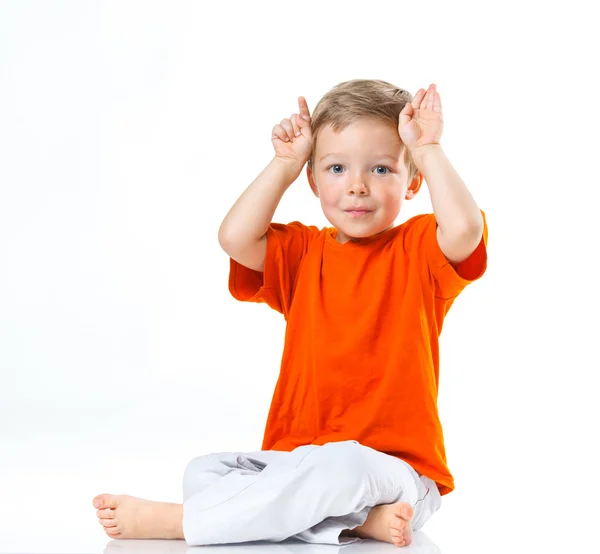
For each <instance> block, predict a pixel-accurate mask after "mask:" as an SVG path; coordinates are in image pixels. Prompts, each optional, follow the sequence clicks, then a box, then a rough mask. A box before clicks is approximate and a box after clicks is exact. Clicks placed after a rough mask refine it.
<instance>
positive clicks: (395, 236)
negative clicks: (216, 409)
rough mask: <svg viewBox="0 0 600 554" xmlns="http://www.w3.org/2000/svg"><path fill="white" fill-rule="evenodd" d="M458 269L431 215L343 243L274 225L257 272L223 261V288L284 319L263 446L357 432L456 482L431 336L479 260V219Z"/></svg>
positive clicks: (478, 272) (483, 255) (446, 482)
mask: <svg viewBox="0 0 600 554" xmlns="http://www.w3.org/2000/svg"><path fill="white" fill-rule="evenodd" d="M481 214H482V216H483V222H484V231H483V237H482V240H481V242H480V243H479V246H478V247H477V249H476V250H475V251H474V252H473V253H472V254H471V256H469V258H468V259H466V260H464V261H463V262H461V263H460V264H458V265H457V266H456V268H455V267H453V266H452V264H451V263H450V262H449V261H448V260H447V259H446V257H445V256H444V254H443V252H442V251H441V250H440V248H439V245H438V243H437V238H436V227H437V223H436V220H435V216H434V214H433V213H430V214H420V215H417V216H414V217H412V218H411V219H409V220H407V221H406V222H404V223H402V224H401V225H398V226H396V227H393V228H392V229H388V230H387V231H385V232H383V233H380V234H379V235H375V236H372V237H368V238H366V239H363V242H362V243H361V244H358V243H353V242H352V241H349V242H346V243H344V244H341V243H339V242H337V241H336V240H335V237H336V234H337V229H335V227H325V228H323V229H321V230H319V229H318V228H317V227H315V226H312V225H311V226H306V225H303V224H302V223H300V222H298V221H293V222H291V223H289V224H287V225H284V224H280V223H271V225H270V226H269V229H268V231H267V253H266V258H265V266H264V273H263V272H259V271H254V270H252V269H249V268H247V267H245V266H243V265H241V264H239V263H238V262H236V261H235V260H234V259H232V258H230V274H229V290H230V292H231V294H232V296H233V297H234V298H236V299H237V300H241V301H249V302H264V303H266V304H268V305H269V306H270V307H271V308H273V309H275V310H277V311H278V312H281V313H282V314H283V315H284V317H285V319H286V321H287V326H286V332H285V342H284V349H283V357H282V360H281V368H280V372H279V378H278V380H277V384H276V386H275V391H274V394H273V399H272V402H271V407H270V410H269V415H268V418H267V423H266V428H265V433H264V439H263V444H262V448H261V449H262V450H280V451H292V450H294V449H295V448H296V447H298V446H301V445H307V444H316V445H323V444H325V443H328V442H338V441H344V440H357V441H358V442H360V443H361V444H363V445H366V446H370V447H371V448H374V449H375V450H378V451H380V452H384V453H386V454H389V455H392V456H396V457H398V458H401V459H402V460H404V461H406V462H408V463H409V464H410V465H411V466H412V467H413V468H414V469H415V470H416V471H417V472H419V473H420V474H423V475H426V476H427V477H429V478H430V479H432V480H434V481H435V482H436V483H437V485H438V489H439V490H440V494H441V495H444V494H447V493H449V492H450V491H452V490H453V489H454V479H453V477H452V475H451V474H450V471H449V470H448V467H447V464H446V452H445V447H444V437H443V431H442V426H441V423H440V420H439V417H438V410H437V394H438V376H439V373H438V370H439V352H438V337H439V335H440V332H441V330H442V323H443V320H444V317H445V315H446V313H447V312H448V310H449V308H450V307H451V306H452V303H453V302H454V300H455V298H456V297H457V296H458V294H459V293H460V292H461V291H462V290H463V289H464V287H465V286H466V285H468V284H469V283H471V282H472V281H474V280H476V279H478V278H479V277H481V276H482V275H483V274H484V272H485V270H486V267H487V223H486V221H485V213H484V212H483V210H481Z"/></svg>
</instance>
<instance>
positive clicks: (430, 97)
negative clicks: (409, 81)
mask: <svg viewBox="0 0 600 554" xmlns="http://www.w3.org/2000/svg"><path fill="white" fill-rule="evenodd" d="M427 94H428V98H427V109H428V110H433V96H434V95H435V85H434V84H433V83H432V84H431V85H429V90H428V91H427Z"/></svg>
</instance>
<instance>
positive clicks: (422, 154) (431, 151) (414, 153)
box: [409, 144, 443, 164]
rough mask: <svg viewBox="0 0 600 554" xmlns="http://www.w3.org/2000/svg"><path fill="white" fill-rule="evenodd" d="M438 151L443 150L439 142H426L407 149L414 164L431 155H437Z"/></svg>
mask: <svg viewBox="0 0 600 554" xmlns="http://www.w3.org/2000/svg"><path fill="white" fill-rule="evenodd" d="M440 152H443V149H442V145H441V144H426V145H425V146H419V147H418V148H414V149H413V150H410V151H409V153H410V157H411V158H412V160H413V162H415V164H419V162H421V161H422V160H424V159H426V158H428V157H429V156H431V155H434V156H435V155H438V154H439V153H440Z"/></svg>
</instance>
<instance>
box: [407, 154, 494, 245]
mask: <svg viewBox="0 0 600 554" xmlns="http://www.w3.org/2000/svg"><path fill="white" fill-rule="evenodd" d="M412 157H413V161H414V162H415V165H416V166H417V168H418V170H419V171H420V172H421V174H422V175H423V178H424V179H425V181H426V182H427V187H428V189H429V195H430V196H431V204H432V205H433V212H434V214H435V219H436V221H437V223H438V225H439V227H440V228H441V230H442V233H445V234H448V236H458V235H461V234H462V233H469V232H471V230H480V229H481V227H482V225H483V219H482V217H481V211H480V210H479V207H478V206H477V204H476V203H475V200H474V199H473V197H472V196H471V193H470V192H469V189H467V187H466V185H465V184H464V183H463V181H462V179H461V178H460V177H459V175H458V173H457V172H456V171H455V169H454V167H453V166H452V164H451V163H450V160H449V159H448V158H447V156H446V154H445V152H444V150H443V149H442V147H441V146H440V145H435V146H427V147H423V150H422V151H416V152H413V153H412Z"/></svg>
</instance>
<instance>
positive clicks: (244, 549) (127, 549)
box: [103, 531, 441, 554]
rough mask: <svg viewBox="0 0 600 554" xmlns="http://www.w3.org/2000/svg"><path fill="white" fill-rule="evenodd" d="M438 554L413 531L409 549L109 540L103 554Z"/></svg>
mask: <svg viewBox="0 0 600 554" xmlns="http://www.w3.org/2000/svg"><path fill="white" fill-rule="evenodd" d="M342 551H343V553H344V554H363V553H368V554H373V553H378V554H379V553H383V552H385V553H386V554H391V553H397V554H441V551H440V549H439V548H438V547H437V546H436V545H435V544H434V542H433V541H432V540H431V539H430V538H429V537H428V536H427V535H426V534H425V533H424V532H423V531H414V532H413V541H412V543H411V544H409V545H408V546H403V547H398V546H394V545H393V544H390V543H387V542H381V541H373V540H358V541H356V542H352V543H349V544H342V545H335V544H313V543H308V542H304V541H301V540H299V539H286V540H285V541H282V542H269V541H253V542H246V543H243V544H216V545H210V546H188V544H187V543H186V542H185V541H183V540H176V541H174V540H145V539H144V540H142V539H136V540H133V539H122V540H118V539H115V540H112V541H110V542H109V543H108V544H107V545H106V548H105V549H104V551H103V554H117V553H118V554H200V553H206V554H216V553H217V552H218V553H219V554H234V553H239V554H289V553H292V554H337V553H338V552H342Z"/></svg>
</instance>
